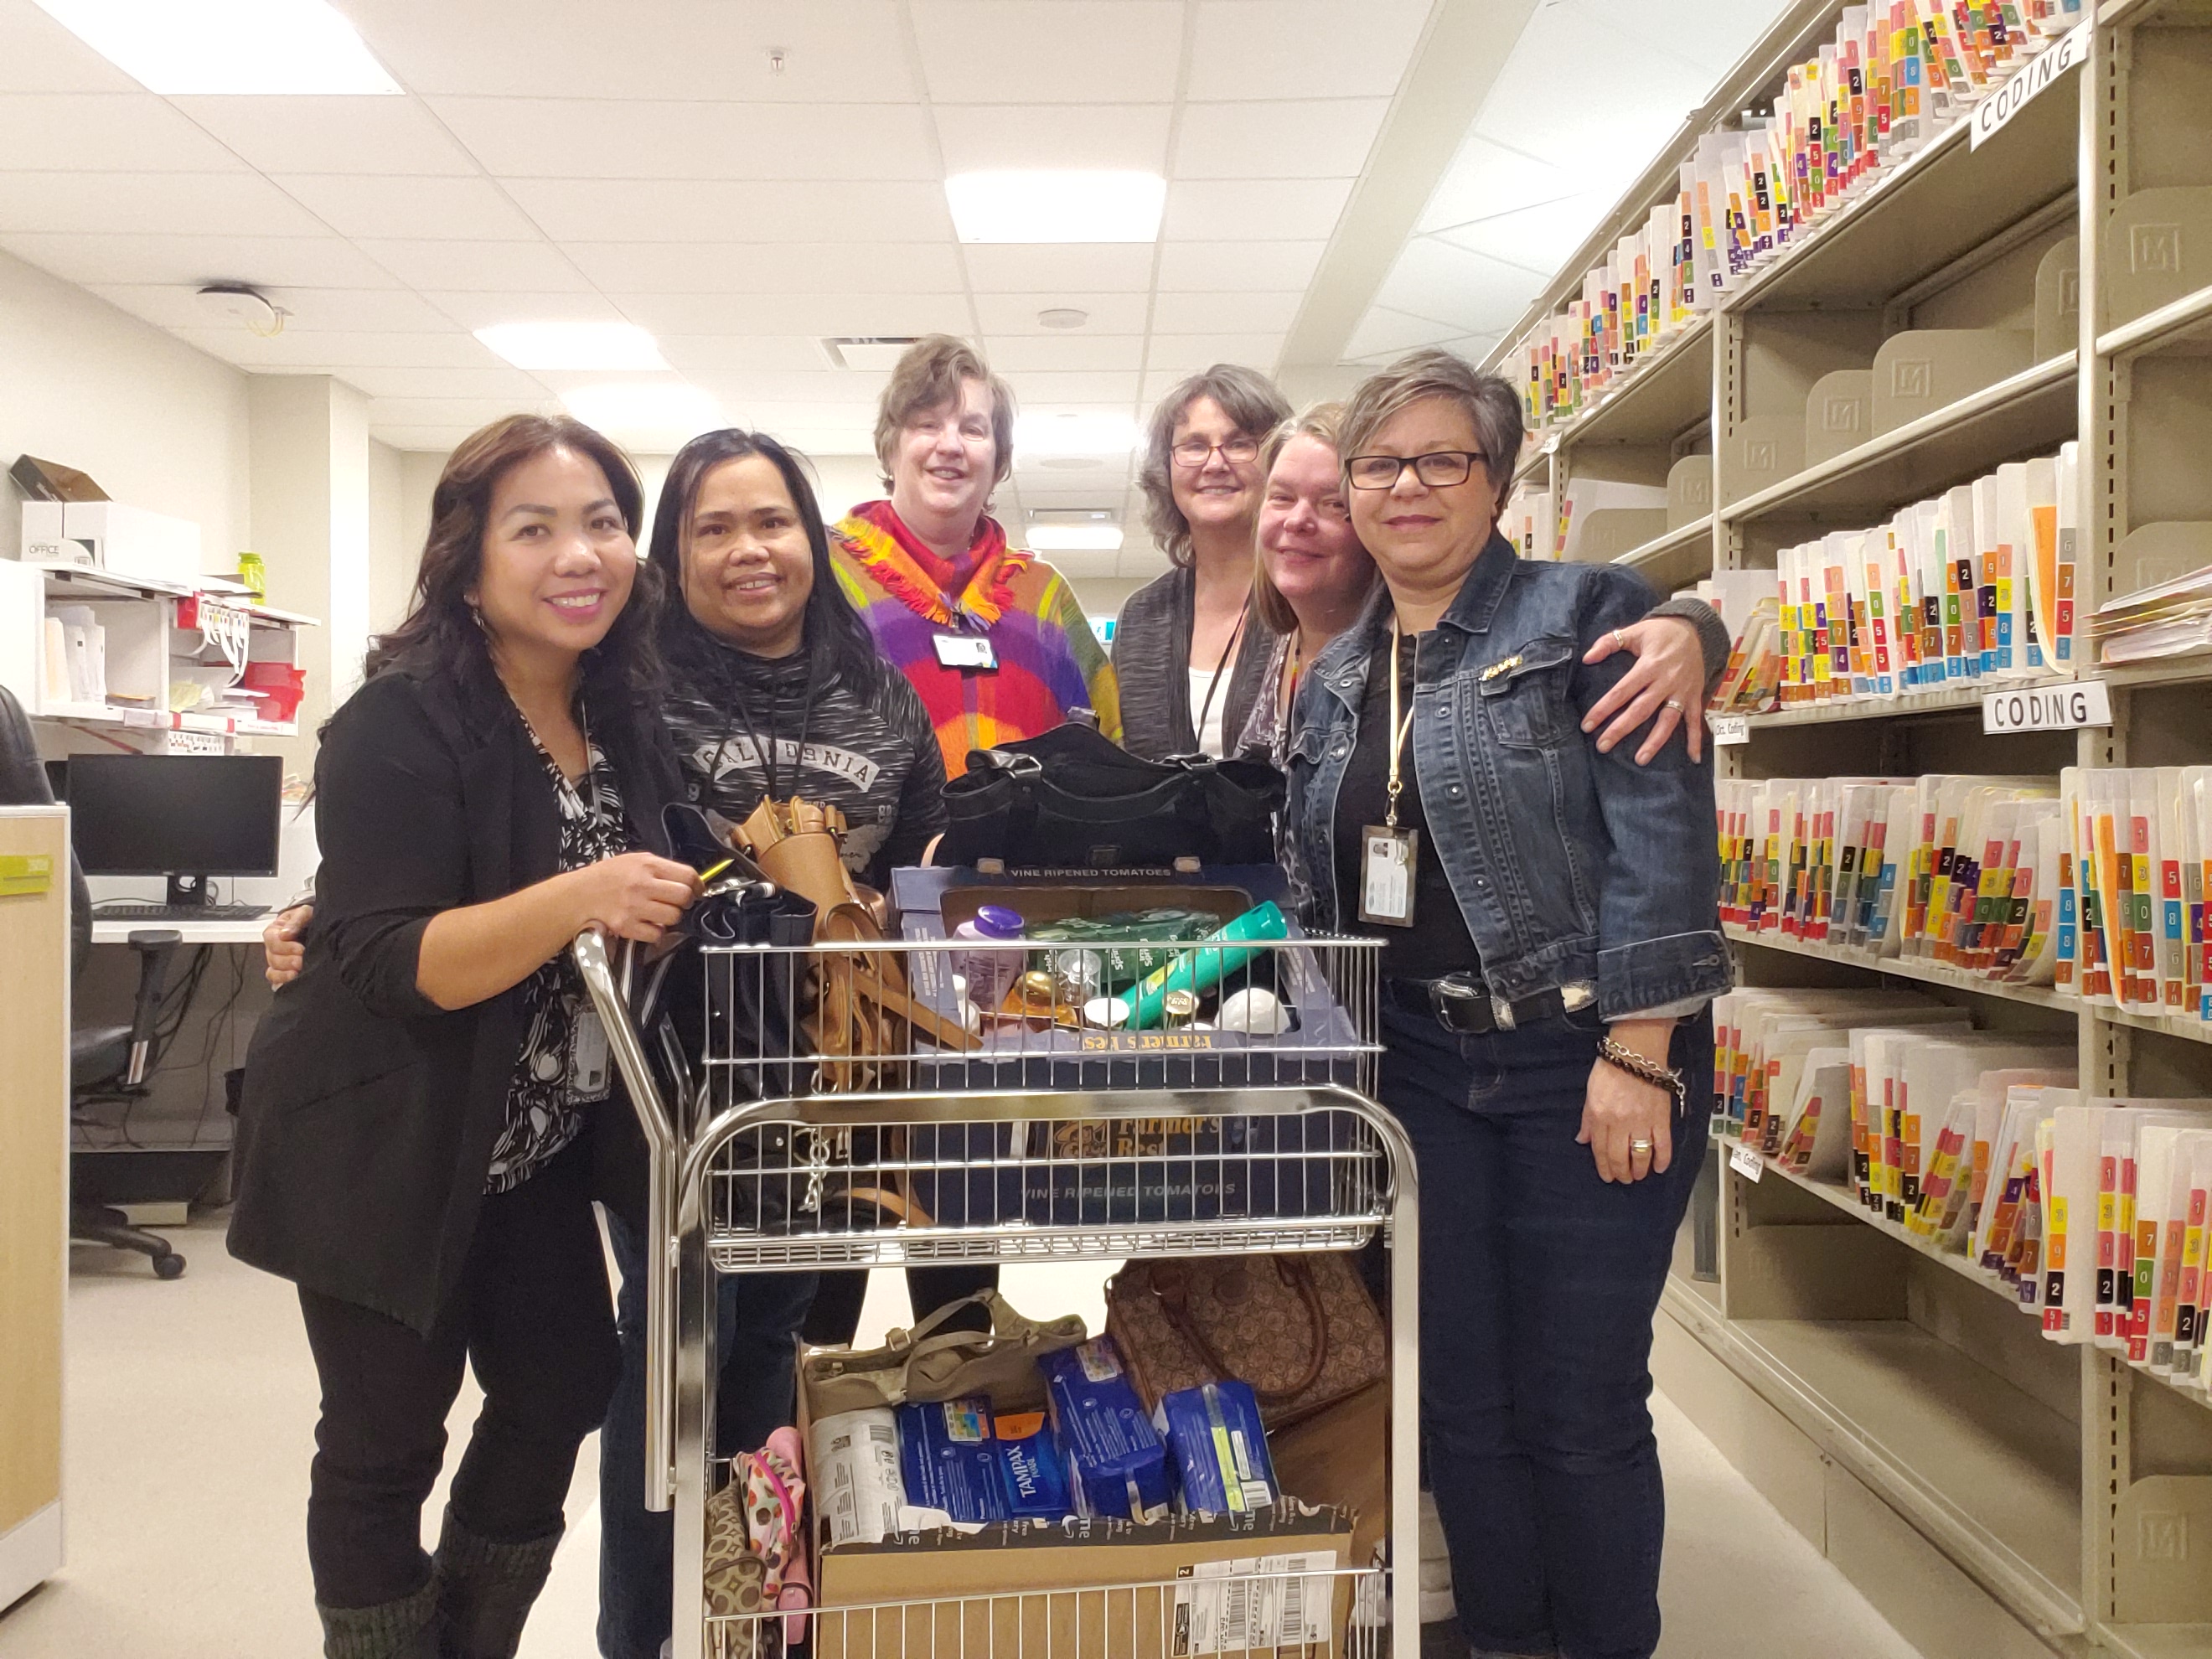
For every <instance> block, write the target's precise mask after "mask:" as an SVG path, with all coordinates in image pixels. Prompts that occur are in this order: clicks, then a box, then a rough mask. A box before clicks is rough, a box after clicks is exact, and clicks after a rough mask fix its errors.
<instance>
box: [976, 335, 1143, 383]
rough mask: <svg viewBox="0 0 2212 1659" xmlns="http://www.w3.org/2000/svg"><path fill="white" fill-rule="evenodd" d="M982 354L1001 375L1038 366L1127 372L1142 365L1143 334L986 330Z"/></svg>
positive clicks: (1067, 369) (1072, 370)
mask: <svg viewBox="0 0 2212 1659" xmlns="http://www.w3.org/2000/svg"><path fill="white" fill-rule="evenodd" d="M983 356H984V357H985V359H986V360H987V362H989V363H990V365H991V367H992V368H995V369H997V370H998V371H999V372H1000V374H1019V373H1021V372H1022V371H1024V370H1025V369H1038V368H1043V369H1054V370H1060V371H1066V372H1069V373H1074V372H1079V371H1080V372H1091V371H1095V370H1100V369H1119V370H1121V371H1122V372H1124V373H1128V372H1131V371H1133V370H1136V369H1139V368H1142V367H1144V362H1145V337H1144V336H1143V335H1142V334H1138V333H1129V334H1090V333H1075V334H1046V333H1042V332H1039V333H1035V334H1026V335H1023V334H994V333H987V334H986V335H985V337H984V340H983Z"/></svg>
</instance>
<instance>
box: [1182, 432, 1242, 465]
mask: <svg viewBox="0 0 2212 1659" xmlns="http://www.w3.org/2000/svg"><path fill="white" fill-rule="evenodd" d="M1216 450H1219V451H1220V452H1221V459H1223V460H1225V461H1226V462H1228V463H1229V465H1231V466H1242V465H1244V463H1245V462H1247V461H1250V460H1256V459H1259V455H1260V441H1259V440H1258V439H1257V438H1248V437H1246V436H1244V435H1243V434H1242V433H1239V434H1238V435H1237V436H1236V437H1233V438H1225V439H1223V440H1222V441H1220V442H1219V443H1218V444H1210V443H1208V442H1206V440H1205V439H1203V438H1185V439H1184V440H1183V441H1182V442H1181V443H1179V444H1176V446H1175V447H1173V448H1171V449H1170V450H1169V451H1168V453H1169V454H1170V455H1171V456H1173V457H1174V458H1175V464H1176V465H1177V466H1180V467H1183V468H1185V469H1187V470H1188V471H1192V472H1195V471H1198V469H1199V468H1200V467H1202V466H1204V465H1206V462H1207V461H1208V460H1209V459H1212V455H1213V453H1214V451H1216Z"/></svg>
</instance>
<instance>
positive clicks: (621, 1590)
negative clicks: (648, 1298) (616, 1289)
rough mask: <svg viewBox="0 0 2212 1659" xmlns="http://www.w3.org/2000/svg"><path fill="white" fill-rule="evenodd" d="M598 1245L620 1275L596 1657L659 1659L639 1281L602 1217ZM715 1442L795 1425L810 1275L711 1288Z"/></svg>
mask: <svg viewBox="0 0 2212 1659" xmlns="http://www.w3.org/2000/svg"><path fill="white" fill-rule="evenodd" d="M607 1236H608V1237H609V1238H610V1239H611V1241H612V1243H613V1244H614V1253H615V1261H617V1263H618V1264H619V1265H620V1266H621V1267H622V1291H621V1294H620V1295H619V1296H618V1297H617V1298H616V1304H615V1334H616V1335H617V1338H619V1340H620V1345H621V1349H622V1372H621V1375H620V1376H619V1378H618V1379H617V1382H616V1383H615V1393H614V1398H613V1400H612V1401H610V1402H609V1404H608V1406H607V1415H606V1421H605V1423H604V1424H603V1425H601V1426H600V1429H599V1651H600V1652H601V1653H602V1654H604V1655H605V1659H659V1656H660V1644H662V1643H664V1642H665V1641H666V1640H667V1639H668V1637H669V1626H670V1622H671V1617H672V1615H671V1611H670V1592H671V1586H672V1584H673V1583H674V1582H675V1572H676V1567H675V1549H676V1529H675V1517H674V1516H671V1515H669V1514H665V1513H662V1514H658V1515H656V1514H654V1513H653V1511H652V1510H648V1509H647V1508H646V1507H645V1279H644V1276H643V1275H642V1274H641V1273H640V1272H639V1271H638V1269H639V1267H641V1265H642V1256H641V1252H640V1250H639V1248H638V1240H637V1237H636V1236H635V1234H634V1233H633V1232H632V1231H630V1229H629V1227H628V1226H627V1225H624V1224H623V1222H622V1221H621V1220H620V1219H619V1218H617V1216H616V1215H615V1214H614V1212H612V1211H609V1212H608V1213H607ZM715 1290H716V1292H717V1307H716V1311H715V1321H716V1325H715V1351H716V1352H717V1353H718V1354H719V1355H720V1358H721V1365H722V1373H721V1376H720V1380H719V1382H718V1383H717V1385H716V1388H715V1402H714V1403H715V1411H714V1444H715V1447H716V1449H718V1450H719V1451H720V1452H723V1453H729V1452H733V1451H752V1450H756V1449H758V1448H759V1447H761V1446H762V1445H763V1444H765V1443H766V1442H767V1440H768V1437H769V1435H771V1434H773V1433H774V1432H775V1431H776V1430H777V1429H779V1428H781V1427H783V1426H784V1425H786V1424H787V1423H789V1422H790V1421H791V1419H792V1409H793V1393H792V1381H793V1376H792V1374H793V1369H794V1365H795V1363H796V1358H797V1355H796V1349H795V1346H794V1344H795V1341H796V1340H797V1338H798V1335H799V1327H800V1325H802V1324H803V1323H805V1319H806V1310H807V1308H808V1307H809V1306H810V1305H811V1304H812V1302H813V1300H814V1275H813V1274H812V1273H726V1274H724V1275H722V1276H721V1277H720V1278H719V1279H716V1281H715Z"/></svg>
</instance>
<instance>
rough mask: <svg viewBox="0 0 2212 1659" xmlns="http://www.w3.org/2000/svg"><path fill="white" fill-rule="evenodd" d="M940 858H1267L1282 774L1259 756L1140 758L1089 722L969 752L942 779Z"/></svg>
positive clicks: (1111, 866)
mask: <svg viewBox="0 0 2212 1659" xmlns="http://www.w3.org/2000/svg"><path fill="white" fill-rule="evenodd" d="M1282 805H1283V775H1282V774H1281V773H1279V772H1278V771H1276V770H1275V769H1274V768H1273V767H1272V766H1270V765H1268V764H1267V763H1266V762H1265V761H1258V760H1244V759H1237V760H1223V761H1217V760H1214V759H1212V758H1211V757H1207V756H1205V755H1185V756H1177V757H1175V758H1173V759H1170V760H1164V761H1152V760H1146V759H1143V758H1142V757H1139V756H1136V755H1132V754H1130V753H1128V752H1127V750H1123V749H1121V748H1119V747H1117V746H1116V745H1115V744H1113V743H1111V742H1109V740H1108V739H1107V738H1104V737H1103V736H1102V735H1101V734H1100V733H1098V732H1095V731H1093V730H1092V729H1091V727H1089V726H1078V725H1073V724H1069V725H1066V726H1055V727H1054V728H1053V729H1052V730H1051V731H1049V732H1045V733H1044V734H1043V735H1042V737H1035V738H1027V739H1025V740H1024V741H1023V742H1020V743H1010V744H1006V746H1005V747H1003V748H1000V749H978V750H973V751H971V752H970V753H969V757H968V771H967V774H966V775H964V776H963V777H957V778H955V779H953V780H952V781H951V782H949V783H947V784H946V785H945V809H946V811H947V813H948V814H949V816H950V817H951V823H950V825H949V826H948V827H947V828H946V829H945V839H944V841H943V842H941V843H940V844H939V849H938V853H937V858H936V861H937V862H938V863H939V864H948V865H951V864H960V865H973V864H976V863H979V862H981V860H985V859H994V860H1000V862H1002V863H1004V864H1006V865H1007V866H1016V867H1020V868H1024V869H1039V870H1168V869H1172V868H1173V867H1174V866H1175V864H1176V860H1179V859H1196V860H1198V861H1199V862H1200V864H1272V863H1273V862H1274V859H1275V841H1274V820H1275V815H1276V814H1277V812H1279V811H1280V810H1281V809H1282Z"/></svg>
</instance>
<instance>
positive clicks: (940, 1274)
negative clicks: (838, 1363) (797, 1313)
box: [806, 1261, 999, 1348]
mask: <svg viewBox="0 0 2212 1659" xmlns="http://www.w3.org/2000/svg"><path fill="white" fill-rule="evenodd" d="M998 1284H999V1264H998V1263H997V1262H995V1261H982V1262H974V1261H957V1262H954V1263H952V1264H951V1265H950V1266H948V1267H908V1269H907V1270H906V1299H907V1304H908V1307H910V1308H911V1309H912V1310H914V1317H915V1322H917V1323H918V1322H921V1321H922V1320H924V1319H927V1318H928V1317H929V1316H930V1315H932V1314H933V1313H935V1312H936V1311H937V1310H939V1308H941V1307H943V1306H944V1305H945V1304H946V1303H948V1302H957V1301H959V1300H960V1298H961V1297H966V1296H973V1295H975V1292H976V1291H988V1290H995V1289H997V1288H998ZM867 1295H868V1273H867V1269H866V1268H865V1267H854V1268H848V1269H842V1270H840V1271H839V1272H836V1273H823V1275H822V1282H821V1285H820V1286H819V1287H818V1288H817V1290H816V1291H815V1292H814V1308H813V1310H812V1311H811V1313H809V1314H808V1315H807V1316H806V1340H807V1341H809V1342H810V1343H811V1344H813V1345H814V1346H817V1347H828V1348H835V1347H842V1346H845V1345H847V1344H848V1343H849V1342H851V1341H852V1340H853V1333H854V1332H855V1331H857V1330H858V1329H860V1306H861V1304H862V1303H864V1302H865V1301H866V1299H867ZM990 1325H991V1322H990V1320H989V1319H988V1318H987V1317H986V1316H984V1314H983V1310H981V1309H980V1308H971V1309H969V1310H968V1311H967V1312H965V1313H963V1314H961V1315H959V1316H957V1317H956V1318H954V1319H952V1320H951V1321H949V1322H947V1323H946V1324H945V1326H944V1327H943V1328H944V1329H945V1330H963V1329H972V1330H979V1331H981V1330H988V1329H989V1328H990Z"/></svg>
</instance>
